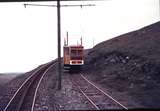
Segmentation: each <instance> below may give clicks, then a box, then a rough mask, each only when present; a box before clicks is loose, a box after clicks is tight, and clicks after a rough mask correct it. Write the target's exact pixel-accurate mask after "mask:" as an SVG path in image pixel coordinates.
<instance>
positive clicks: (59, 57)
mask: <svg viewBox="0 0 160 111" xmlns="http://www.w3.org/2000/svg"><path fill="white" fill-rule="evenodd" d="M60 1H61V0H57V5H41V4H24V7H25V8H26V6H27V5H29V6H47V7H57V39H58V40H57V42H58V90H60V89H61V87H62V85H61V80H62V69H61V10H60V9H61V7H77V6H80V7H81V8H82V7H84V6H95V4H83V5H60ZM67 44H68V41H67Z"/></svg>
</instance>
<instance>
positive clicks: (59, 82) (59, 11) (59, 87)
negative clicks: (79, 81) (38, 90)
mask: <svg viewBox="0 0 160 111" xmlns="http://www.w3.org/2000/svg"><path fill="white" fill-rule="evenodd" d="M57 34H58V71H59V72H58V73H59V74H58V75H59V76H58V89H59V90H60V89H61V86H62V85H61V81H62V77H61V76H62V70H61V10H60V0H57Z"/></svg>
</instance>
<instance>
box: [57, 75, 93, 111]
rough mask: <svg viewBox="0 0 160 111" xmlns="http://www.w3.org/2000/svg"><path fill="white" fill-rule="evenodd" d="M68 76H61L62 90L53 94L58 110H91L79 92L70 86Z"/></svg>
mask: <svg viewBox="0 0 160 111" xmlns="http://www.w3.org/2000/svg"><path fill="white" fill-rule="evenodd" d="M69 76H70V74H66V73H64V74H63V76H62V90H59V91H56V92H55V94H54V97H55V100H56V103H57V104H58V105H59V108H60V110H91V106H90V103H89V102H88V101H87V100H86V98H85V97H84V96H83V95H82V93H81V92H79V90H78V89H77V88H76V87H75V86H74V85H73V84H72V82H71V80H70V78H69Z"/></svg>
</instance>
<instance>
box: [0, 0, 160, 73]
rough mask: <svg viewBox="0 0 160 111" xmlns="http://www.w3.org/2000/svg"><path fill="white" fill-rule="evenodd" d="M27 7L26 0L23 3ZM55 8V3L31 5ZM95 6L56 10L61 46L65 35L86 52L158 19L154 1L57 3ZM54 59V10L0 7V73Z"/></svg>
mask: <svg viewBox="0 0 160 111" xmlns="http://www.w3.org/2000/svg"><path fill="white" fill-rule="evenodd" d="M28 3H32V2H28ZM33 4H44V5H46V4H47V5H56V2H33ZM61 4H65V5H66V4H95V5H96V6H92V7H83V8H81V7H62V8H61V28H62V29H61V30H62V31H61V40H62V41H61V43H62V46H63V42H64V38H65V37H66V32H68V33H69V45H74V44H75V45H76V44H77V42H78V43H80V37H82V38H83V45H84V47H85V48H86V49H88V48H92V47H93V46H94V45H96V44H98V43H100V42H102V41H104V40H109V39H111V38H114V37H116V36H118V35H121V34H124V33H127V32H131V31H134V30H137V29H140V28H142V27H144V26H147V25H150V24H152V23H155V22H157V21H159V19H160V12H159V0H103V1H83V2H82V1H81V2H61ZM56 58H57V10H56V8H55V7H38V6H27V7H26V8H24V5H23V2H17V3H16V2H14V3H0V73H5V72H26V71H30V70H32V69H34V68H35V67H37V66H39V65H40V64H44V63H47V62H49V61H51V60H54V59H56Z"/></svg>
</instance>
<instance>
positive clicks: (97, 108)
mask: <svg viewBox="0 0 160 111" xmlns="http://www.w3.org/2000/svg"><path fill="white" fill-rule="evenodd" d="M78 89H79V90H80V91H81V93H82V94H83V95H84V96H85V97H86V98H87V99H88V101H89V102H90V103H91V104H92V105H93V106H94V107H95V108H96V110H100V109H99V107H98V106H97V105H96V104H94V102H93V101H92V100H91V99H90V98H89V97H88V96H87V95H86V94H85V93H84V91H82V90H81V88H80V87H78Z"/></svg>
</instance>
